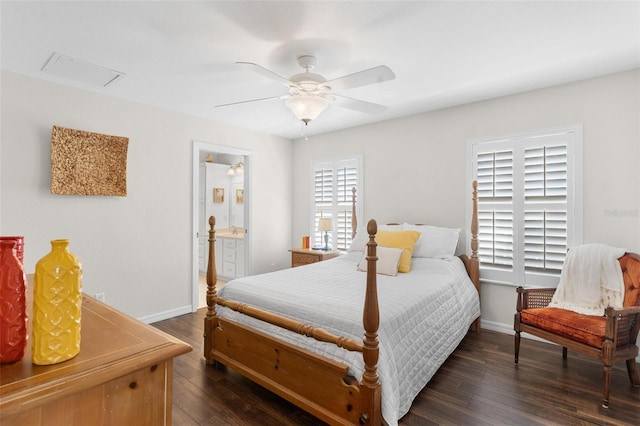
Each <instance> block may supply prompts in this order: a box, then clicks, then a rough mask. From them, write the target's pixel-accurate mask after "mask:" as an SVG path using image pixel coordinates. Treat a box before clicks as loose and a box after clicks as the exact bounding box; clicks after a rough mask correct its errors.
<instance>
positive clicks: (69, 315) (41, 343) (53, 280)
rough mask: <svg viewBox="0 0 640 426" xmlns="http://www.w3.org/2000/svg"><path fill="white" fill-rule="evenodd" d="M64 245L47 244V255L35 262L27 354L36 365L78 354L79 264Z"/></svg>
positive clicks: (59, 243) (80, 287) (64, 241)
mask: <svg viewBox="0 0 640 426" xmlns="http://www.w3.org/2000/svg"><path fill="white" fill-rule="evenodd" d="M68 246H69V240H53V241H51V252H50V253H49V254H47V255H46V256H44V257H43V258H42V259H40V260H39V261H38V263H36V270H35V275H34V289H33V299H34V302H33V335H32V339H31V342H32V346H31V353H32V358H33V359H32V362H33V363H34V364H37V365H49V364H56V363H59V362H62V361H66V360H68V359H71V358H73V357H74V356H76V355H78V353H79V352H80V317H81V307H82V293H81V292H82V264H81V263H80V259H79V258H77V257H76V256H75V255H73V254H72V253H71V252H69V249H68Z"/></svg>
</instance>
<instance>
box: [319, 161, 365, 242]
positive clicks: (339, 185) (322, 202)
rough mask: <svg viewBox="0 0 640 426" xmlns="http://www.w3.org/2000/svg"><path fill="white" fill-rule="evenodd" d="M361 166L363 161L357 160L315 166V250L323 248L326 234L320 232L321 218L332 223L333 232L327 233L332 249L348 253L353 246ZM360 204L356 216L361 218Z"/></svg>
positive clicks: (323, 162) (322, 163)
mask: <svg viewBox="0 0 640 426" xmlns="http://www.w3.org/2000/svg"><path fill="white" fill-rule="evenodd" d="M361 162H362V160H361V157H357V158H346V159H340V160H335V161H318V162H314V163H313V177H312V182H313V188H312V197H313V199H312V209H311V214H312V217H311V224H312V229H311V232H310V235H312V241H311V246H312V247H320V246H324V232H320V231H318V221H319V219H320V218H321V217H329V218H331V219H332V220H333V231H330V232H329V233H328V236H329V247H331V248H334V249H338V250H347V249H348V248H349V246H350V245H351V230H352V224H351V205H352V203H351V200H352V188H356V194H357V196H360V194H359V193H360V190H361V188H362V184H361V178H360V164H361ZM360 199H361V198H360ZM358 204H359V206H358V213H357V214H358V215H360V212H361V211H362V207H361V205H360V203H358ZM359 218H360V216H358V219H359Z"/></svg>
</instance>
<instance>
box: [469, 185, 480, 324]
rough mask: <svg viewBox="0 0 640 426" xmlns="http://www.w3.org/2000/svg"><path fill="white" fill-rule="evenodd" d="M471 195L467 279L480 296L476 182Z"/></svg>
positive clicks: (476, 321) (475, 322)
mask: <svg viewBox="0 0 640 426" xmlns="http://www.w3.org/2000/svg"><path fill="white" fill-rule="evenodd" d="M472 187H473V191H472V195H471V202H472V209H471V261H470V271H469V277H470V278H471V281H472V282H473V284H474V285H475V286H476V289H477V290H478V296H480V260H479V259H478V181H477V180H474V181H473V184H472ZM471 327H472V330H473V331H480V318H478V319H477V320H475V321H474V322H473V325H472V326H471Z"/></svg>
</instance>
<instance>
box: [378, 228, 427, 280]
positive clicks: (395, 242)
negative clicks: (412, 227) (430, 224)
mask: <svg viewBox="0 0 640 426" xmlns="http://www.w3.org/2000/svg"><path fill="white" fill-rule="evenodd" d="M418 238H420V233H419V232H418V231H384V230H382V231H378V233H377V234H376V242H377V243H378V246H382V247H394V248H401V249H402V256H400V264H399V265H398V272H409V271H411V254H412V252H413V247H414V246H415V244H416V241H418Z"/></svg>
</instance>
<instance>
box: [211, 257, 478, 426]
mask: <svg viewBox="0 0 640 426" xmlns="http://www.w3.org/2000/svg"><path fill="white" fill-rule="evenodd" d="M361 257H362V253H361V252H352V253H348V254H346V255H343V256H339V257H337V258H334V259H331V260H327V261H324V262H319V263H315V264H311V265H307V266H304V267H298V268H293V269H286V270H282V271H278V272H272V273H268V274H263V275H255V276H249V277H244V278H240V279H237V280H234V281H231V282H229V283H228V284H226V285H225V286H224V287H223V288H222V289H221V290H220V291H219V296H220V297H225V298H228V299H231V300H237V301H241V302H243V303H247V304H249V305H252V306H255V307H258V308H262V309H265V310H268V311H270V312H273V313H277V314H280V315H283V316H286V317H289V318H292V319H295V320H298V321H302V322H305V323H308V324H311V325H314V326H318V327H321V328H324V329H325V330H327V331H329V332H331V333H334V334H337V335H342V336H347V337H350V338H353V339H355V340H356V341H360V342H361V341H362V339H363V336H364V329H363V326H362V309H363V301H364V293H365V287H366V273H364V272H358V271H357V270H356V266H357V264H358V262H359V261H360V259H361ZM377 280H378V299H379V305H380V328H379V330H378V339H379V341H380V359H379V363H378V375H379V377H380V382H381V383H382V414H383V417H384V419H385V420H386V421H387V423H389V424H390V425H396V424H397V423H398V419H400V418H401V417H402V416H403V415H404V414H406V413H407V411H409V408H410V406H411V403H412V401H413V399H414V398H415V397H416V395H417V394H418V393H419V392H420V390H421V389H422V388H423V387H424V386H425V385H426V384H427V382H428V381H429V380H430V379H431V377H432V376H433V375H434V374H435V372H436V371H437V369H438V368H439V367H440V365H441V364H442V363H443V362H444V361H445V360H446V359H447V357H448V356H449V354H451V352H453V350H454V349H455V348H456V347H457V346H458V344H459V343H460V341H461V340H462V338H463V337H464V336H465V334H466V332H467V330H468V328H469V325H470V324H471V323H472V322H473V320H474V319H475V318H477V317H478V316H479V315H480V302H479V297H478V293H477V292H476V290H475V288H474V286H473V284H472V283H471V281H470V280H469V277H468V275H467V274H466V272H465V268H464V265H463V264H462V262H461V261H460V259H458V258H454V259H452V260H440V259H427V258H415V259H413V261H412V265H411V272H409V273H407V274H401V273H400V274H398V276H396V277H389V276H385V275H380V274H379V275H378V276H377ZM217 311H218V314H219V315H220V316H221V317H229V318H233V319H234V320H236V321H239V322H243V323H245V324H250V325H251V326H252V327H253V328H257V329H260V330H263V331H267V332H269V333H271V334H273V335H276V336H278V337H279V338H281V339H283V340H285V341H288V342H293V343H295V344H296V345H298V346H302V347H305V348H307V349H310V350H312V351H314V352H316V353H320V354H322V355H325V356H327V357H329V358H333V359H336V360H339V361H341V362H344V363H345V364H347V365H349V366H350V373H351V374H353V375H354V376H355V377H356V378H358V380H359V379H360V378H361V377H362V372H363V371H364V362H363V360H362V354H361V353H359V352H349V351H346V350H344V349H341V348H338V347H337V346H335V345H332V344H328V343H322V342H317V341H315V340H314V339H311V338H307V337H305V336H300V335H297V334H295V333H292V332H289V331H287V330H284V329H281V328H278V327H275V326H272V325H270V324H265V323H262V322H261V321H258V320H255V319H253V318H250V317H247V316H244V315H242V314H238V313H237V312H234V311H231V310H230V309H227V308H223V307H220V306H218V307H217Z"/></svg>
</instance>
